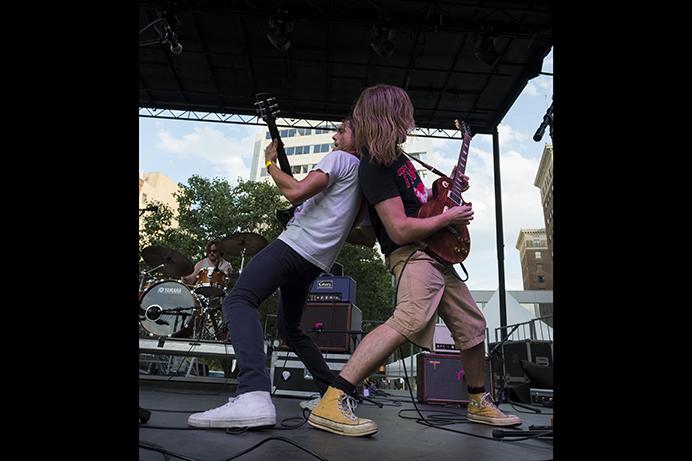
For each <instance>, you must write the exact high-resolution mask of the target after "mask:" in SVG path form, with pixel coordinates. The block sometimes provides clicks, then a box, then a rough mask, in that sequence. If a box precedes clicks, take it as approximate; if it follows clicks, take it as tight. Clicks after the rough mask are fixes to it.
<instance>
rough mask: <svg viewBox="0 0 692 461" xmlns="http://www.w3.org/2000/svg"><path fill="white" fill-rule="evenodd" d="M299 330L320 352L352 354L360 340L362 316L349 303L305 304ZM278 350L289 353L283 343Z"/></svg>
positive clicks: (354, 306)
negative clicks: (313, 342) (310, 339)
mask: <svg viewBox="0 0 692 461" xmlns="http://www.w3.org/2000/svg"><path fill="white" fill-rule="evenodd" d="M299 326H300V329H301V330H303V332H305V334H306V335H308V336H309V337H310V338H312V340H313V341H315V344H317V347H319V348H320V351H322V352H342V353H344V352H346V353H348V352H353V351H354V350H355V348H356V345H357V344H358V343H359V342H360V340H361V339H362V337H363V334H362V333H360V332H361V331H362V329H363V313H362V312H361V310H360V309H358V306H356V305H355V304H352V303H335V302H331V303H327V302H307V303H305V308H304V309H303V317H302V318H301V319H300V325H299ZM281 349H283V350H288V346H287V345H286V342H285V341H282V342H281Z"/></svg>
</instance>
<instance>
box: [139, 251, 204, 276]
mask: <svg viewBox="0 0 692 461" xmlns="http://www.w3.org/2000/svg"><path fill="white" fill-rule="evenodd" d="M142 258H144V261H145V262H146V263H147V264H149V265H150V266H152V267H156V266H160V265H162V264H163V267H161V268H160V270H161V271H162V272H164V273H166V274H168V275H170V276H172V277H180V276H182V275H188V274H191V273H192V271H193V269H194V268H195V266H194V264H192V262H191V261H190V260H189V259H187V258H186V257H185V256H183V255H181V254H180V253H178V252H177V251H175V250H173V249H171V248H166V247H162V246H158V245H152V246H148V247H146V248H144V249H143V250H142Z"/></svg>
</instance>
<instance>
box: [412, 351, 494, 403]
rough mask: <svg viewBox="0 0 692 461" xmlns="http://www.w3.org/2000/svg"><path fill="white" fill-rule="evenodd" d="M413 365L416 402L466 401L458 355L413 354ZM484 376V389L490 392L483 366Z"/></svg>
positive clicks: (466, 395)
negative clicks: (414, 365) (415, 368)
mask: <svg viewBox="0 0 692 461" xmlns="http://www.w3.org/2000/svg"><path fill="white" fill-rule="evenodd" d="M486 364H487V362H486ZM416 366H417V371H416V374H417V376H416V383H417V385H418V386H417V387H418V389H417V391H416V392H417V398H418V401H419V402H422V403H428V402H430V403H468V401H469V393H468V389H467V383H466V375H465V373H464V368H463V367H462V363H461V358H460V357H459V354H453V355H452V354H433V353H431V352H421V353H420V354H418V356H417V362H416ZM484 376H485V390H486V391H488V392H490V393H491V394H492V389H491V387H490V386H491V384H492V383H491V381H490V375H489V373H488V369H487V366H486V367H485V370H484Z"/></svg>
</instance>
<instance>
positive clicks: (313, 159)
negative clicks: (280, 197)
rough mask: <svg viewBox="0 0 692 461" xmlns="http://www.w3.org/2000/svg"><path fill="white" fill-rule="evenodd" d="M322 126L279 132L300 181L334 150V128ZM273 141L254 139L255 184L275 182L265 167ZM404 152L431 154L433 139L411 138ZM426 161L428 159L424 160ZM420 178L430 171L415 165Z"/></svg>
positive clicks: (252, 172) (266, 137)
mask: <svg viewBox="0 0 692 461" xmlns="http://www.w3.org/2000/svg"><path fill="white" fill-rule="evenodd" d="M321 126H324V128H319V129H318V128H284V129H281V130H280V131H279V136H281V141H283V143H284V149H285V150H286V157H287V158H288V162H289V163H290V165H291V169H292V171H293V176H294V177H295V178H296V179H298V180H300V179H303V178H304V177H305V176H307V174H308V173H309V172H310V171H311V170H312V169H313V168H314V166H315V165H316V164H317V162H319V161H320V159H322V157H324V156H325V155H326V154H327V153H328V152H330V151H331V150H332V148H333V147H334V141H333V140H332V136H333V135H334V130H335V129H334V125H332V124H331V123H326V124H323V125H321ZM270 142H271V135H270V134H269V131H267V132H266V133H264V134H262V133H259V134H258V135H257V137H256V139H255V145H254V149H253V155H252V164H251V166H250V179H251V180H253V181H272V179H271V176H269V175H268V174H267V169H266V168H265V167H264V148H265V147H266V146H267V145H268V144H269V143H270ZM403 149H404V151H405V152H406V153H407V154H409V155H411V156H413V157H417V158H421V157H422V156H424V155H425V154H427V153H428V152H431V151H432V140H431V139H430V138H422V137H413V136H409V138H408V140H407V141H406V143H405V144H404V145H403ZM422 159H423V160H425V158H424V157H423V158H422ZM414 165H415V166H416V169H417V170H418V174H420V176H421V179H424V178H426V177H427V175H428V174H430V173H429V172H428V170H426V169H423V167H421V166H420V165H419V164H417V163H415V162H414Z"/></svg>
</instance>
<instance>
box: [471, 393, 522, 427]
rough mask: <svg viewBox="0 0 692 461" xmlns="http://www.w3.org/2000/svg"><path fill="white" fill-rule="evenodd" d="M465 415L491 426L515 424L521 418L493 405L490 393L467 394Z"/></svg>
mask: <svg viewBox="0 0 692 461" xmlns="http://www.w3.org/2000/svg"><path fill="white" fill-rule="evenodd" d="M466 417H467V418H468V420H469V421H473V422H474V423H483V424H490V425H492V426H516V425H519V424H521V419H520V418H519V417H518V416H516V415H506V414H504V413H502V412H501V411H500V409H499V408H497V407H496V406H495V404H494V403H493V401H492V400H491V399H490V394H489V393H487V392H486V393H485V394H469V406H468V408H467V410H466Z"/></svg>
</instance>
